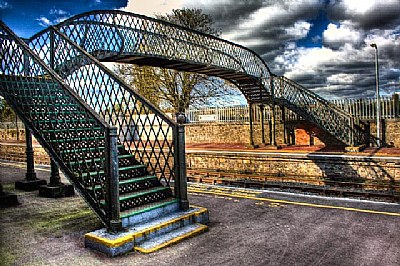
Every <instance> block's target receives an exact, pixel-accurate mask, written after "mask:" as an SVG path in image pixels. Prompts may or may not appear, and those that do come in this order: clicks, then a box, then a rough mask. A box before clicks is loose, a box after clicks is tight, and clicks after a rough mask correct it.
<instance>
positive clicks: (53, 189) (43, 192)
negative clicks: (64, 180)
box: [39, 184, 75, 198]
mask: <svg viewBox="0 0 400 266" xmlns="http://www.w3.org/2000/svg"><path fill="white" fill-rule="evenodd" d="M73 195H75V190H74V186H73V185H64V184H60V185H58V186H51V185H44V186H41V187H40V188H39V196H40V197H45V198H63V197H71V196H73Z"/></svg>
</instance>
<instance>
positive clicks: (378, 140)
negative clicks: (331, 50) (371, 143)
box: [370, 43, 381, 147]
mask: <svg viewBox="0 0 400 266" xmlns="http://www.w3.org/2000/svg"><path fill="white" fill-rule="evenodd" d="M370 46H371V47H372V48H375V80H376V81H375V83H376V144H377V146H378V147H380V146H381V101H380V97H379V65H378V46H377V45H376V43H371V44H370Z"/></svg>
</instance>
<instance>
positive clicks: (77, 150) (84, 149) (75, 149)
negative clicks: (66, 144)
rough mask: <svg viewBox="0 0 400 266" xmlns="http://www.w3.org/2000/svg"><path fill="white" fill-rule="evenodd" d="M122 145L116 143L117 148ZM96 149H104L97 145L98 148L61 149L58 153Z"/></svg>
mask: <svg viewBox="0 0 400 266" xmlns="http://www.w3.org/2000/svg"><path fill="white" fill-rule="evenodd" d="M123 147H124V146H123V145H117V148H123ZM97 149H99V150H104V147H99V148H97V147H96V148H80V149H75V150H62V151H60V153H64V152H73V151H78V152H81V151H95V150H97Z"/></svg>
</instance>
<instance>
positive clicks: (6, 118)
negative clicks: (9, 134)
mask: <svg viewBox="0 0 400 266" xmlns="http://www.w3.org/2000/svg"><path fill="white" fill-rule="evenodd" d="M14 120H15V113H14V111H13V109H11V107H10V106H9V105H8V103H7V102H6V100H5V99H4V98H1V97H0V121H2V122H11V121H14Z"/></svg>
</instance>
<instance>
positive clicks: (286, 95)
mask: <svg viewBox="0 0 400 266" xmlns="http://www.w3.org/2000/svg"><path fill="white" fill-rule="evenodd" d="M272 80H273V88H274V93H275V94H274V95H275V100H276V102H278V103H280V104H283V105H286V106H288V107H289V108H290V109H291V110H293V111H295V112H296V113H298V114H299V115H301V116H302V117H303V118H304V119H306V120H308V121H311V122H314V123H315V124H317V125H319V126H320V127H321V128H323V129H325V130H326V131H328V132H329V133H331V134H332V135H333V136H335V137H336V138H338V139H339V140H340V141H342V142H343V143H346V144H350V145H360V144H363V143H366V134H365V128H364V125H363V124H362V123H361V122H360V121H359V119H356V118H354V117H353V116H352V115H350V114H349V113H347V112H345V111H344V110H343V109H341V108H339V107H338V106H336V105H335V104H333V103H330V102H328V101H327V100H325V99H323V98H322V97H319V96H318V95H316V94H314V93H312V92H311V91H309V90H307V89H305V88H303V87H302V86H301V85H299V84H297V83H295V82H294V81H292V80H289V79H287V78H285V77H276V76H273V79H272Z"/></svg>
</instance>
